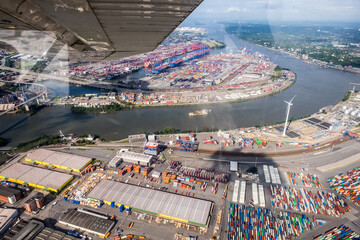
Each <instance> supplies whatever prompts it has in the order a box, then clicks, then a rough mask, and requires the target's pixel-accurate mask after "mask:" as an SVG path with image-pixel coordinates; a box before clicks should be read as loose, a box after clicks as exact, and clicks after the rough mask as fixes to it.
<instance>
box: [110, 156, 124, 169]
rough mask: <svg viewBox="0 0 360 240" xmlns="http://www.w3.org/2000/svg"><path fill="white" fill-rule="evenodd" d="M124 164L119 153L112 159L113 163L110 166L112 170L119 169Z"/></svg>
mask: <svg viewBox="0 0 360 240" xmlns="http://www.w3.org/2000/svg"><path fill="white" fill-rule="evenodd" d="M121 163H122V159H121V154H119V153H117V154H116V156H115V157H114V158H113V159H111V161H110V162H109V163H108V166H109V167H110V168H117V167H118V166H119V165H120V164H121Z"/></svg>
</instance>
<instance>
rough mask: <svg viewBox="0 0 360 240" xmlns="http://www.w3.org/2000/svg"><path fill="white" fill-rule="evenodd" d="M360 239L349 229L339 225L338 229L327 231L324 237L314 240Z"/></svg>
mask: <svg viewBox="0 0 360 240" xmlns="http://www.w3.org/2000/svg"><path fill="white" fill-rule="evenodd" d="M359 237H360V235H359V234H357V233H355V232H354V231H353V230H351V229H350V228H349V227H346V226H344V225H341V226H340V227H337V228H333V229H331V230H329V231H327V232H326V233H325V234H324V235H321V236H318V237H315V238H314V240H327V239H334V240H341V239H358V238H359Z"/></svg>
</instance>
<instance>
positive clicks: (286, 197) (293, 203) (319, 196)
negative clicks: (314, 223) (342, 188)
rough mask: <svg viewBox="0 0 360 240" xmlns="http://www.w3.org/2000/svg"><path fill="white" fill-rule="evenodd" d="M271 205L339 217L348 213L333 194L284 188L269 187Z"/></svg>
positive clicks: (342, 201)
mask: <svg viewBox="0 0 360 240" xmlns="http://www.w3.org/2000/svg"><path fill="white" fill-rule="evenodd" d="M270 198H271V205H272V206H273V207H276V208H281V209H285V210H293V211H299V212H307V213H315V214H323V215H327V216H336V217H340V215H341V214H345V213H346V212H348V211H350V207H349V206H348V204H347V203H346V202H345V201H344V200H343V199H341V198H340V197H339V196H337V195H336V194H333V193H325V192H323V191H317V192H316V193H313V192H311V191H308V190H306V189H303V188H300V189H296V188H291V187H284V186H278V185H277V186H272V185H271V186H270Z"/></svg>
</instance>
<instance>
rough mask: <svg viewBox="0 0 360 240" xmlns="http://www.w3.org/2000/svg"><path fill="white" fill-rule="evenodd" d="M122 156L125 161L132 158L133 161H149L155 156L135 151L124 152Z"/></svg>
mask: <svg viewBox="0 0 360 240" xmlns="http://www.w3.org/2000/svg"><path fill="white" fill-rule="evenodd" d="M120 157H121V158H122V159H123V161H124V162H126V161H128V160H131V161H139V162H142V163H149V162H150V161H151V159H152V158H153V157H152V156H150V155H146V154H142V153H135V152H122V153H121V154H120Z"/></svg>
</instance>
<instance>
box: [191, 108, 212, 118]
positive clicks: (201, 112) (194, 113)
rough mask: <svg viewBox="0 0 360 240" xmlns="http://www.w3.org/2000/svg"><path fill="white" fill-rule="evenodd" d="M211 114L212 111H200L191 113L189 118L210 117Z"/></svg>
mask: <svg viewBox="0 0 360 240" xmlns="http://www.w3.org/2000/svg"><path fill="white" fill-rule="evenodd" d="M209 112H211V110H207V109H203V110H198V111H194V112H190V113H189V116H190V117H193V116H205V115H208V114H209Z"/></svg>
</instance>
